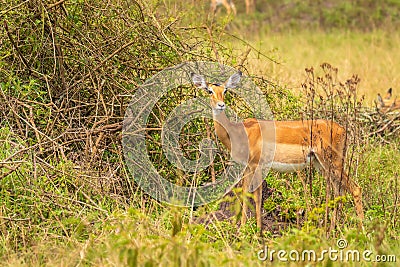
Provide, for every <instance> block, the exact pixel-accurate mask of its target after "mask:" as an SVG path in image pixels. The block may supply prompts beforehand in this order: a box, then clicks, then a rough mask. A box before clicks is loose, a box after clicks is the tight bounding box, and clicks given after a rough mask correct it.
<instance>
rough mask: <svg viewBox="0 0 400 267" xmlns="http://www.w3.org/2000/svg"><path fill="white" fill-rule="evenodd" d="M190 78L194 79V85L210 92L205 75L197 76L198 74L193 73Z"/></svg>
mask: <svg viewBox="0 0 400 267" xmlns="http://www.w3.org/2000/svg"><path fill="white" fill-rule="evenodd" d="M190 77H192V81H193V84H194V85H195V86H196V87H197V88H201V89H206V90H208V86H207V82H206V79H204V76H203V75H200V74H196V73H191V74H190Z"/></svg>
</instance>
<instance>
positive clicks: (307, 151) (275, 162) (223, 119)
mask: <svg viewBox="0 0 400 267" xmlns="http://www.w3.org/2000/svg"><path fill="white" fill-rule="evenodd" d="M241 75H242V74H241V72H238V73H235V74H233V75H232V76H231V77H229V79H228V80H227V81H226V82H225V83H223V84H222V85H219V84H213V83H208V82H207V81H206V80H205V78H204V76H202V75H199V74H192V75H191V78H192V81H193V83H194V85H195V86H196V87H197V88H201V89H204V90H206V91H207V92H208V93H209V95H210V100H211V101H210V102H211V108H212V111H213V120H214V127H215V131H216V134H217V136H218V138H219V139H220V140H221V142H222V143H223V145H224V146H225V147H226V148H227V149H228V150H229V152H230V154H231V158H232V160H234V161H238V162H242V163H244V164H246V168H245V170H244V174H243V178H242V179H243V181H242V187H243V190H242V193H243V197H244V198H243V199H245V197H246V196H247V194H248V192H250V193H251V192H253V194H254V201H255V205H256V220H257V226H258V227H259V228H260V229H261V228H262V220H261V215H262V206H261V204H262V203H261V200H262V186H261V185H262V172H261V166H262V165H266V166H270V167H271V169H272V170H275V171H278V172H295V171H299V170H303V169H305V168H306V167H310V166H311V167H316V168H317V169H318V170H319V171H320V172H322V174H323V175H324V176H325V177H326V180H327V181H329V182H330V184H332V186H333V189H334V193H335V195H342V194H343V189H345V190H347V191H349V192H350V193H351V194H352V196H353V198H354V203H355V209H356V213H357V216H358V217H359V218H360V219H361V221H362V219H363V218H364V211H363V205H362V190H361V187H360V186H358V185H357V184H356V183H355V182H354V181H353V180H352V179H350V178H349V176H348V175H347V174H346V172H345V171H344V154H345V152H346V151H345V139H346V132H345V129H344V128H343V127H341V126H340V125H339V124H337V123H335V122H333V121H329V120H304V121H303V120H301V121H268V120H257V119H252V118H250V119H246V120H244V121H243V122H242V123H235V122H231V121H230V120H229V118H228V117H227V116H226V114H225V108H226V105H225V103H224V95H225V93H226V92H227V89H230V88H235V87H237V86H238V84H239V82H240V79H241ZM246 202H247V201H243V206H242V215H241V223H242V225H244V223H246V221H247V209H248V208H247V203H246Z"/></svg>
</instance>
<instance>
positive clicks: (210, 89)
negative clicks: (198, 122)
mask: <svg viewBox="0 0 400 267" xmlns="http://www.w3.org/2000/svg"><path fill="white" fill-rule="evenodd" d="M191 76H192V81H193V83H194V85H195V86H196V87H197V88H201V89H204V90H206V92H207V93H208V94H209V95H210V98H211V107H212V109H213V113H214V114H219V113H221V112H222V111H224V110H225V108H226V105H225V102H224V96H225V93H226V92H227V90H228V89H229V88H235V87H236V86H238V84H239V82H240V78H241V77H242V73H241V72H240V71H239V72H237V73H235V74H233V75H232V76H231V77H229V79H228V80H226V82H224V83H223V84H217V83H208V82H207V81H206V80H205V78H204V76H203V75H199V74H195V73H192V74H191Z"/></svg>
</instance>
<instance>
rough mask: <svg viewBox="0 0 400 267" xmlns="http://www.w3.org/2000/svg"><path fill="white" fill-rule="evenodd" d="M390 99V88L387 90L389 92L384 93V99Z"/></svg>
mask: <svg viewBox="0 0 400 267" xmlns="http://www.w3.org/2000/svg"><path fill="white" fill-rule="evenodd" d="M391 97H392V88H389V90H388V91H387V93H386V96H385V99H390V98H391Z"/></svg>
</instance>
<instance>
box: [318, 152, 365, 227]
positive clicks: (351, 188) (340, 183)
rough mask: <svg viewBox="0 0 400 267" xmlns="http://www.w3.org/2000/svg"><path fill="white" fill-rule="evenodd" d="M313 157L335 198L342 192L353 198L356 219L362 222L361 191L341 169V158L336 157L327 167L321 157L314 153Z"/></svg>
mask: <svg viewBox="0 0 400 267" xmlns="http://www.w3.org/2000/svg"><path fill="white" fill-rule="evenodd" d="M315 156H316V159H317V161H318V164H319V165H320V167H321V168H320V169H319V170H320V171H321V172H322V174H323V175H324V176H325V177H326V179H327V180H328V181H330V182H331V184H332V186H333V189H334V193H335V196H340V195H343V193H344V192H343V190H346V191H347V192H349V193H350V194H351V195H352V196H353V200H354V206H355V210H356V214H357V217H358V218H360V220H363V219H364V209H363V204H362V189H361V187H360V186H359V185H358V184H357V183H356V182H354V180H352V179H350V177H349V176H348V175H347V173H346V171H345V170H344V168H343V164H342V163H341V162H342V160H341V157H336V158H337V159H338V160H336V161H335V162H332V163H331V164H330V165H328V163H326V161H324V160H323V157H322V156H321V155H318V154H317V153H316V154H315ZM339 161H340V162H339ZM361 224H362V223H361Z"/></svg>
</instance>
